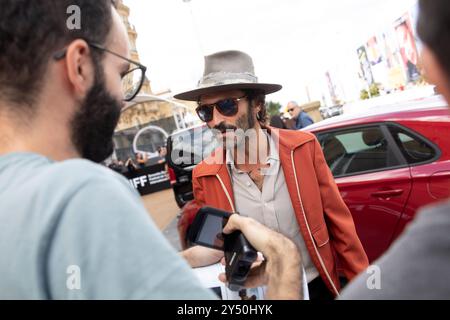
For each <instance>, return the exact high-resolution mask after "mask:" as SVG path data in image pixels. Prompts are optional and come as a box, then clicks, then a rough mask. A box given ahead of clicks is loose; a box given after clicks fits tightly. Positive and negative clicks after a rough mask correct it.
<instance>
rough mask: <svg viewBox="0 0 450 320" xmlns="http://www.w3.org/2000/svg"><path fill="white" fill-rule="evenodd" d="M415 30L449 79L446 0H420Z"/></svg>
mask: <svg viewBox="0 0 450 320" xmlns="http://www.w3.org/2000/svg"><path fill="white" fill-rule="evenodd" d="M419 6H420V15H419V21H418V23H417V32H418V33H419V37H420V38H421V39H422V41H423V42H424V43H425V44H426V45H427V47H429V48H430V49H431V50H432V51H433V52H434V54H435V55H436V57H437V59H438V60H439V63H440V64H441V66H442V67H443V68H444V69H445V73H446V74H447V77H448V78H449V79H450V5H449V2H448V0H420V2H419Z"/></svg>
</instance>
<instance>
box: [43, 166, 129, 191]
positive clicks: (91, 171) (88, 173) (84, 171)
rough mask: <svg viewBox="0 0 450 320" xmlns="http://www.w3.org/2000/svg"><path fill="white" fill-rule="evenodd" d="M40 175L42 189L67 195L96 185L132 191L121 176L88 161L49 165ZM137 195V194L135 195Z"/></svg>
mask: <svg viewBox="0 0 450 320" xmlns="http://www.w3.org/2000/svg"><path fill="white" fill-rule="evenodd" d="M41 174H42V179H43V180H44V183H43V187H44V188H45V187H47V188H50V189H53V190H55V189H57V190H58V192H65V193H67V194H70V193H77V192H79V191H80V190H82V189H86V188H87V189H89V188H95V186H96V185H107V186H110V189H111V190H115V189H117V191H118V192H122V193H123V192H125V193H126V191H127V190H128V191H129V192H130V195H131V194H133V192H134V189H133V188H132V187H131V185H130V184H129V183H128V181H127V179H126V178H125V177H124V176H122V175H121V174H119V173H117V172H115V171H113V170H111V169H109V168H107V167H103V166H101V165H99V164H96V163H93V162H91V161H88V160H83V159H74V160H66V161H62V162H58V163H54V164H52V165H50V166H49V167H48V168H47V169H46V170H45V171H44V172H42V173H41ZM136 195H137V194H136Z"/></svg>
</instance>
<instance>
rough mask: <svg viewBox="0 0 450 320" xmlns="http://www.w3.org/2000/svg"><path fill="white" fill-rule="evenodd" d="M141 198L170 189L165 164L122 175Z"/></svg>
mask: <svg viewBox="0 0 450 320" xmlns="http://www.w3.org/2000/svg"><path fill="white" fill-rule="evenodd" d="M123 175H124V176H125V177H127V179H128V180H129V181H130V184H131V185H132V186H133V188H135V189H136V190H138V191H139V193H140V195H141V196H144V195H147V194H151V193H155V192H158V191H162V190H166V189H170V188H171V185H170V180H169V175H168V173H167V171H166V164H165V163H160V164H155V165H152V166H148V167H145V168H142V169H138V170H136V171H133V172H126V173H124V174H123Z"/></svg>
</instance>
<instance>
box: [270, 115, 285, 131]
mask: <svg viewBox="0 0 450 320" xmlns="http://www.w3.org/2000/svg"><path fill="white" fill-rule="evenodd" d="M270 126H271V127H273V128H278V129H287V127H286V124H285V123H284V121H283V119H282V118H281V117H280V116H279V115H274V116H272V117H270Z"/></svg>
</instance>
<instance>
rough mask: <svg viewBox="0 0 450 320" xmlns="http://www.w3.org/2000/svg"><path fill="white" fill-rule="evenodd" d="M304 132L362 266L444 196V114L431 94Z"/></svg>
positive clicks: (448, 185)
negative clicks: (336, 193)
mask: <svg viewBox="0 0 450 320" xmlns="http://www.w3.org/2000/svg"><path fill="white" fill-rule="evenodd" d="M304 130H305V131H309V132H312V133H314V134H315V135H316V136H317V138H318V140H319V142H320V144H321V146H322V148H323V151H324V154H325V158H326V161H327V163H328V165H329V167H330V169H331V171H332V173H333V175H334V177H335V179H336V183H337V185H338V187H339V190H340V192H341V195H342V198H343V199H344V201H345V203H346V204H347V206H348V207H349V209H350V211H351V212H352V215H353V218H354V221H355V225H356V229H357V232H358V235H359V237H360V239H361V241H362V244H363V246H364V248H365V250H366V252H367V255H368V257H369V259H370V261H373V260H374V259H376V258H378V257H379V256H380V255H381V254H382V253H384V252H385V251H386V250H387V249H388V247H389V246H390V245H391V243H392V242H393V241H394V240H395V239H396V238H397V237H398V236H399V234H400V233H401V232H402V231H403V230H404V228H405V226H406V225H407V223H408V222H410V221H411V220H412V219H413V218H414V215H415V214H416V212H417V210H418V209H419V208H420V207H423V206H425V205H428V204H431V203H433V202H436V201H439V200H442V199H445V198H448V197H450V113H449V110H448V108H447V106H446V103H445V102H444V101H443V99H441V98H440V97H439V96H435V97H432V98H427V99H421V100H416V101H412V102H408V103H403V104H397V105H391V106H386V107H382V108H376V109H374V108H373V109H369V110H368V111H367V112H366V113H365V114H359V115H350V116H347V115H343V116H339V117H336V118H332V119H328V120H325V121H322V122H319V123H317V124H314V125H312V126H309V127H307V128H306V129H304Z"/></svg>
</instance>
